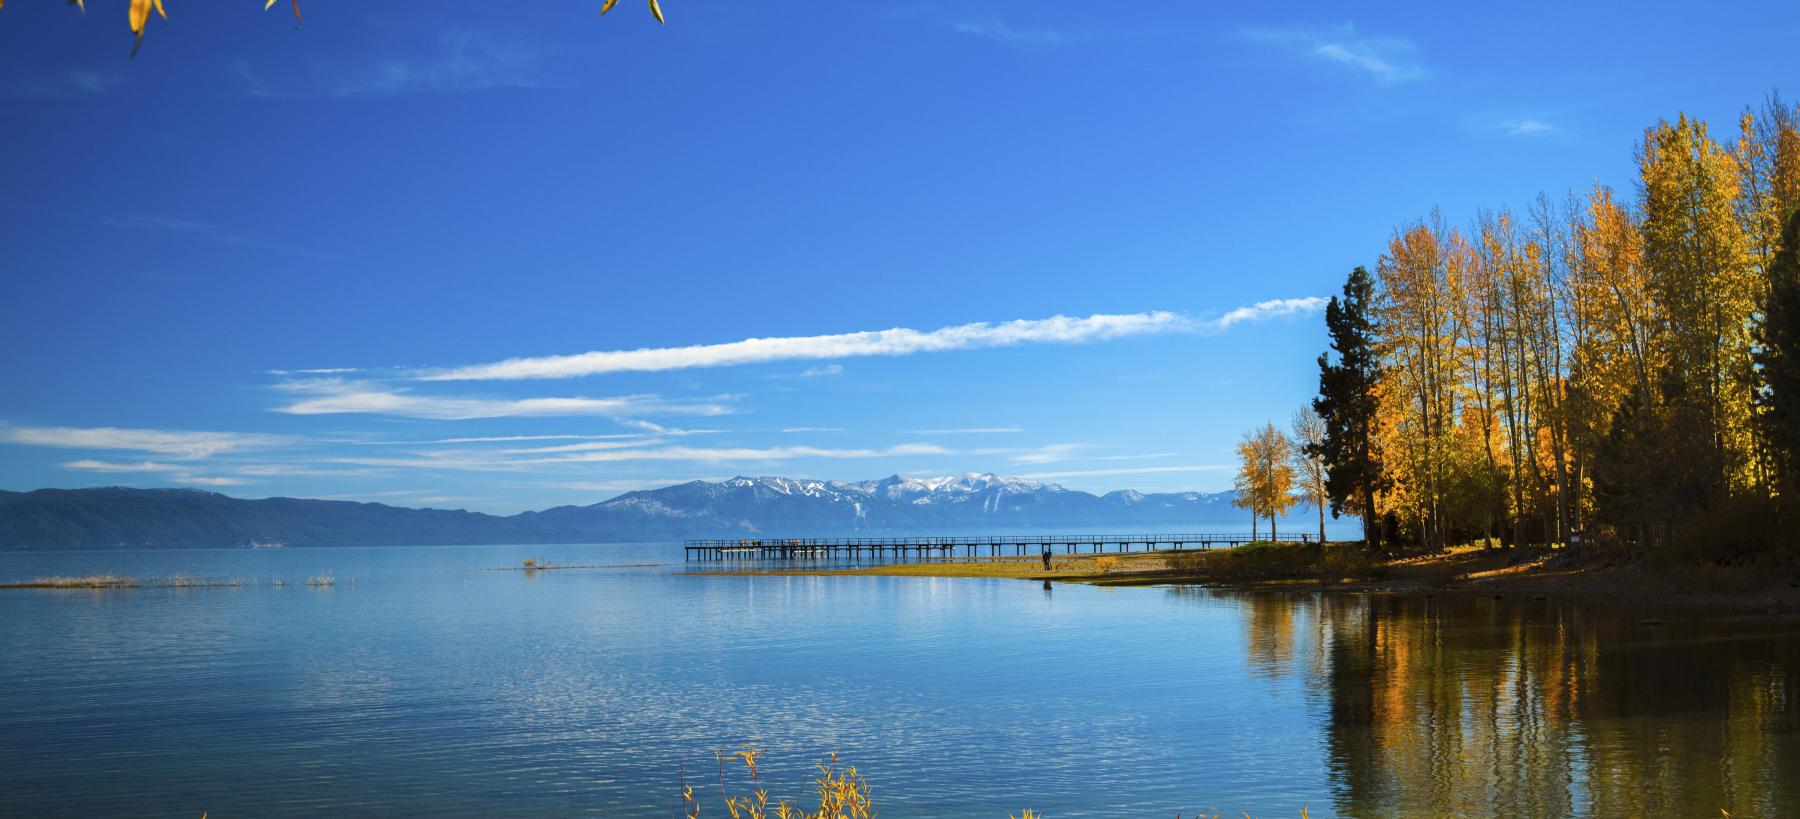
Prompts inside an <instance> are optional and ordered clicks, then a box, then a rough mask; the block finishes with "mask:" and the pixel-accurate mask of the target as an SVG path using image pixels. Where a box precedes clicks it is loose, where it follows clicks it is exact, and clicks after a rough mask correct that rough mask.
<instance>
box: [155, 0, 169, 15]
mask: <svg viewBox="0 0 1800 819" xmlns="http://www.w3.org/2000/svg"><path fill="white" fill-rule="evenodd" d="M155 2H156V16H158V17H161V18H163V19H164V20H167V19H169V13H168V12H166V11H163V7H162V0H155Z"/></svg>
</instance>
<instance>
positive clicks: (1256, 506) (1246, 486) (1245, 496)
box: [1236, 424, 1299, 540]
mask: <svg viewBox="0 0 1800 819" xmlns="http://www.w3.org/2000/svg"><path fill="white" fill-rule="evenodd" d="M1237 451H1238V460H1239V464H1238V474H1237V481H1236V485H1237V489H1238V499H1237V501H1236V503H1237V504H1238V505H1239V506H1240V507H1247V508H1249V509H1250V510H1251V514H1252V515H1253V516H1254V515H1255V514H1257V513H1259V512H1260V513H1261V514H1262V515H1264V516H1266V517H1268V519H1269V539H1270V540H1274V539H1276V537H1277V536H1278V535H1277V532H1276V525H1275V519H1276V518H1278V517H1280V516H1282V515H1284V514H1287V511H1288V510H1289V509H1291V508H1293V506H1294V504H1295V503H1297V502H1298V501H1299V498H1296V497H1294V495H1293V489H1294V467H1293V465H1292V463H1291V462H1292V460H1293V457H1294V445H1293V442H1292V441H1289V440H1288V437H1287V436H1286V435H1284V434H1282V432H1281V430H1279V429H1276V428H1275V425H1274V424H1265V425H1263V427H1262V428H1261V429H1257V430H1252V431H1250V432H1247V433H1244V439H1243V440H1242V441H1240V442H1238V448H1237ZM1252 525H1253V526H1254V523H1253V524H1252Z"/></svg>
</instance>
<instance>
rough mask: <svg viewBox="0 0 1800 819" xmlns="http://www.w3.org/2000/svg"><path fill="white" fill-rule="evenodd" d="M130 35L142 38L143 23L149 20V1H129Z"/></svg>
mask: <svg viewBox="0 0 1800 819" xmlns="http://www.w3.org/2000/svg"><path fill="white" fill-rule="evenodd" d="M130 13H131V33H132V34H136V35H137V36H138V37H139V38H140V39H141V38H142V37H143V36H144V23H146V22H148V21H149V19H150V0H131V12H130Z"/></svg>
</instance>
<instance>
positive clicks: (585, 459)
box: [328, 444, 956, 472]
mask: <svg viewBox="0 0 1800 819" xmlns="http://www.w3.org/2000/svg"><path fill="white" fill-rule="evenodd" d="M953 454H956V453H955V452H953V451H952V450H949V449H946V448H944V447H941V446H938V445H936V444H901V445H899V446H892V447H887V448H884V449H874V448H854V449H840V448H830V447H815V446H781V447H685V446H635V447H621V448H617V449H611V450H600V451H579V452H568V451H562V450H557V449H552V450H545V451H531V450H527V451H503V452H496V453H474V452H468V451H458V452H413V453H409V454H408V455H407V456H406V457H394V458H385V457H379V458H365V457H358V456H351V457H338V458H331V459H328V460H330V462H332V463H342V464H353V465H359V466H376V467H395V468H411V469H437V470H459V471H476V472H506V471H514V472H516V471H525V470H533V469H542V468H545V467H554V466H557V465H579V464H596V463H606V464H620V463H632V462H640V461H641V462H665V461H687V462H694V463H712V464H719V463H731V462H764V461H788V460H795V459H800V458H828V459H851V458H888V457H906V456H915V455H953Z"/></svg>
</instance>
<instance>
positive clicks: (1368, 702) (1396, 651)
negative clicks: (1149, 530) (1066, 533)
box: [1173, 589, 1800, 817]
mask: <svg viewBox="0 0 1800 819" xmlns="http://www.w3.org/2000/svg"><path fill="white" fill-rule="evenodd" d="M1173 594H1175V595H1176V596H1179V597H1190V598H1195V599H1217V598H1226V599H1230V600H1233V601H1235V602H1238V603H1239V604H1241V605H1242V606H1243V609H1244V618H1243V622H1244V624H1245V629H1246V631H1247V634H1246V652H1247V659H1248V660H1249V664H1250V667H1251V669H1252V671H1253V673H1254V674H1255V675H1256V676H1257V677H1261V678H1267V679H1274V678H1279V677H1283V676H1287V675H1292V674H1301V675H1304V677H1305V678H1306V680H1307V685H1308V686H1309V688H1310V689H1311V690H1312V691H1313V693H1314V696H1315V702H1316V703H1317V707H1319V708H1320V709H1321V710H1322V712H1323V713H1321V714H1320V719H1321V722H1322V723H1323V725H1322V730H1324V731H1325V733H1326V740H1327V741H1326V747H1327V749H1328V755H1329V765H1330V771H1331V777H1332V781H1333V785H1334V787H1335V789H1336V793H1335V795H1334V796H1335V802H1336V806H1337V810H1338V811H1339V812H1340V813H1343V814H1345V815H1350V816H1396V815H1405V816H1413V815H1418V816H1426V815H1447V814H1457V815H1471V816H1495V815H1502V816H1534V817H1538V816H1585V815H1601V816H1650V815H1671V816H1700V815H1714V816H1716V815H1718V811H1719V810H1720V809H1726V810H1729V811H1730V812H1731V815H1732V816H1735V817H1744V816H1780V815H1793V813H1794V811H1796V810H1800V693H1797V692H1800V665H1797V661H1800V636H1797V635H1796V633H1795V631H1794V629H1793V627H1792V625H1791V624H1783V623H1777V622H1770V621H1765V620H1760V619H1755V618H1721V617H1705V616H1698V615H1695V616H1686V617H1682V616H1675V617H1671V616H1668V615H1662V616H1663V617H1664V618H1665V619H1666V620H1667V622H1666V623H1664V622H1661V621H1651V620H1645V619H1643V615H1642V614H1641V613H1640V612H1632V611H1628V610H1620V609H1607V608H1596V607H1588V606H1581V605H1575V604H1568V603H1557V602H1545V601H1525V600H1493V599H1486V598H1467V597H1436V598H1417V597H1389V596H1368V595H1312V594H1302V595H1288V594H1269V593H1230V592H1213V591H1203V590H1194V589H1178V590H1174V591H1173Z"/></svg>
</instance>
